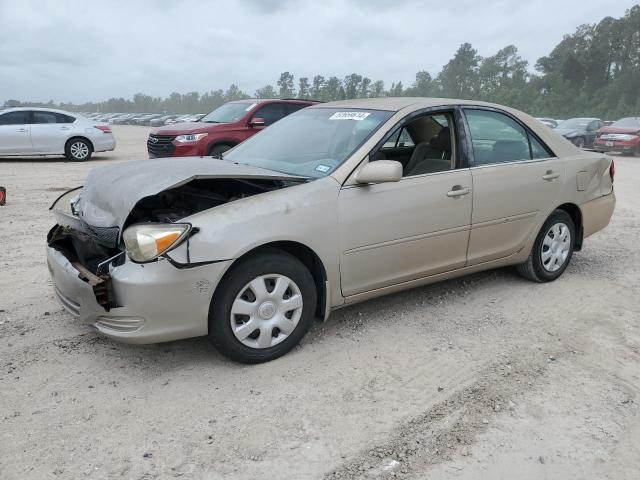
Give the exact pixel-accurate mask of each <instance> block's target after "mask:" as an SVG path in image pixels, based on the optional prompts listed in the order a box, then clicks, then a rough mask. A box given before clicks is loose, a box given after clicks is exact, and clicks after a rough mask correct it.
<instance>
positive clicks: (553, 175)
mask: <svg viewBox="0 0 640 480" xmlns="http://www.w3.org/2000/svg"><path fill="white" fill-rule="evenodd" d="M559 176H560V174H559V173H554V171H553V170H547V173H545V174H544V175H542V178H543V180H555V179H556V178H558V177H559Z"/></svg>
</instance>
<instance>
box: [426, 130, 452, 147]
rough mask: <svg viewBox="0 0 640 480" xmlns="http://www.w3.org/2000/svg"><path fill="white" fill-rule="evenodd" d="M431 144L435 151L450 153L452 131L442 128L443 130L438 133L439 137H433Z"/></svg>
mask: <svg viewBox="0 0 640 480" xmlns="http://www.w3.org/2000/svg"><path fill="white" fill-rule="evenodd" d="M429 144H430V145H431V148H433V149H436V150H444V151H445V152H450V151H451V130H449V127H442V129H441V130H440V131H439V132H438V135H436V136H435V137H433V138H432V139H431V141H430V142H429Z"/></svg>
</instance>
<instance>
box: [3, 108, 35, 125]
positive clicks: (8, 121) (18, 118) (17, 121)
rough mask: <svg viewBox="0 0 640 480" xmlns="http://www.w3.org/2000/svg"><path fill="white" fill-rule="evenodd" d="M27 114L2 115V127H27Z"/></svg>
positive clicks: (20, 112)
mask: <svg viewBox="0 0 640 480" xmlns="http://www.w3.org/2000/svg"><path fill="white" fill-rule="evenodd" d="M27 116H28V115H27V112H26V111H19V112H8V113H4V114H1V115H0V125H25V124H27V123H29V121H28V120H27Z"/></svg>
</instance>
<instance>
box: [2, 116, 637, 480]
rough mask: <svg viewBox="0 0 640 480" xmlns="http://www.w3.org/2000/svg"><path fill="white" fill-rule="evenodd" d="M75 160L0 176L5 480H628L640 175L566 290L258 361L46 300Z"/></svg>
mask: <svg viewBox="0 0 640 480" xmlns="http://www.w3.org/2000/svg"><path fill="white" fill-rule="evenodd" d="M114 130H115V133H116V136H117V138H118V142H119V144H118V148H117V150H116V151H115V152H112V153H108V154H99V155H96V157H95V159H94V160H93V161H91V162H88V163H84V164H76V163H67V162H64V161H63V160H61V159H49V160H42V159H36V160H33V159H22V160H7V161H4V160H2V161H0V185H2V186H5V187H7V191H8V204H7V205H6V206H4V207H0V242H1V244H2V247H3V248H2V249H1V250H0V271H1V273H2V274H1V275H0V472H1V473H0V477H1V478H2V479H24V478H29V479H39V478H70V479H82V478H109V479H113V478H127V479H143V478H144V479H151V478H173V477H180V476H182V477H184V478H207V479H223V478H224V479H240V478H252V479H258V478H268V479H307V478H312V479H315V478H340V479H342V478H392V477H393V478H407V479H423V478H429V479H483V478H484V479H500V478H509V479H512V478H516V477H517V478H519V479H542V478H545V479H568V478H589V479H603V478H607V479H637V478H638V472H639V471H640V418H639V413H640V395H639V394H640V254H639V249H638V239H639V238H640V188H639V185H640V159H632V158H623V157H616V166H617V177H616V183H615V185H616V191H617V195H618V207H617V210H616V213H615V216H614V218H613V221H612V224H611V225H610V226H609V228H608V229H606V230H605V231H603V232H601V233H599V234H597V235H595V236H594V237H592V238H590V239H589V240H588V241H587V242H586V245H585V248H584V250H583V251H582V252H580V253H577V254H576V255H575V256H574V259H573V261H572V263H571V265H570V266H569V268H568V270H567V271H566V273H565V274H564V276H563V277H562V278H561V279H560V280H558V281H557V282H555V283H552V284H545V285H537V284H532V283H529V282H527V281H525V280H522V279H520V278H519V277H518V276H517V275H516V274H515V273H514V272H513V271H511V270H509V269H505V270H497V271H491V272H487V273H482V274H476V275H472V276H470V277H466V278H463V279H459V280H455V281H449V282H444V283H440V284H437V285H432V286H429V287H423V288H418V289H415V290H412V291H409V292H405V293H401V294H397V295H393V296H389V297H386V298H382V299H378V300H375V301H371V302H368V303H365V304H361V305H357V306H354V307H349V308H346V309H344V310H341V311H338V312H336V313H335V314H334V315H333V316H332V317H331V318H330V320H329V321H328V322H326V323H318V324H317V325H316V326H315V327H314V328H313V329H312V331H311V332H310V333H309V335H308V336H307V337H306V339H305V340H304V341H303V343H302V344H301V346H300V347H299V348H297V349H295V350H294V351H292V352H291V353H290V354H288V355H286V356H285V357H283V358H281V359H279V360H277V361H274V362H271V363H268V364H263V365H258V366H242V365H238V364H234V363H231V362H230V361H227V360H226V359H225V358H223V357H222V356H221V355H219V354H218V353H216V352H215V351H213V350H212V348H211V347H210V346H209V344H208V342H207V341H206V340H205V339H192V340H186V341H179V342H173V343H168V344H161V345H149V346H128V345H121V344H118V343H114V342H113V341H110V340H107V339H104V338H102V337H100V336H98V335H96V334H95V333H93V332H92V331H90V330H89V328H88V327H86V326H85V325H83V324H81V323H80V322H79V321H77V320H75V319H74V318H72V317H71V316H70V315H68V314H67V313H65V312H64V311H63V310H62V308H61V307H60V306H59V305H58V304H57V303H56V301H55V300H54V297H53V293H52V288H51V283H50V281H49V278H48V272H47V268H46V264H45V259H44V245H45V235H46V232H47V230H48V229H49V228H50V227H51V225H52V219H51V218H50V216H49V213H48V211H47V207H48V206H49V205H50V203H51V202H52V201H53V200H54V199H55V198H56V197H57V196H58V195H59V194H60V192H61V191H62V190H64V189H66V188H68V187H74V186H77V185H81V184H82V181H83V178H84V177H85V175H86V174H87V172H88V171H89V169H91V168H92V167H94V166H96V165H100V164H104V163H106V162H113V161H120V160H125V159H138V158H144V157H145V156H146V152H145V137H146V134H147V129H145V128H143V127H120V128H118V127H116V128H115V129H114Z"/></svg>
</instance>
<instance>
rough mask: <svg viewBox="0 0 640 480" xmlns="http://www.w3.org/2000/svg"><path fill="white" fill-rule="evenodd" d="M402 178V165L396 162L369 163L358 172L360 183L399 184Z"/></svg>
mask: <svg viewBox="0 0 640 480" xmlns="http://www.w3.org/2000/svg"><path fill="white" fill-rule="evenodd" d="M401 178H402V164H401V163H400V162H396V161H395V160H376V161H374V162H369V163H367V164H366V165H365V166H363V167H362V168H361V169H360V170H358V171H357V172H356V176H355V180H356V182H358V183H386V182H398V181H400V179H401Z"/></svg>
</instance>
